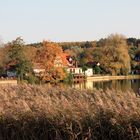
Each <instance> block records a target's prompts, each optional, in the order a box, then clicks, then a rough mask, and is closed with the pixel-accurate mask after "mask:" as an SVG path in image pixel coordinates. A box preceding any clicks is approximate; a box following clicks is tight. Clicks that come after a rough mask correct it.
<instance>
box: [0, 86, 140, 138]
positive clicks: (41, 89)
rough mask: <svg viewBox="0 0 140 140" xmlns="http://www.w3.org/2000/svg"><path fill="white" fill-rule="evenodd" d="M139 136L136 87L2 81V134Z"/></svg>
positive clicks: (15, 135)
mask: <svg viewBox="0 0 140 140" xmlns="http://www.w3.org/2000/svg"><path fill="white" fill-rule="evenodd" d="M47 139H48V140H94V139H95V140H112V139H114V140H125V139H126V140H134V139H137V140H138V139H140V98H139V97H137V96H136V95H135V94H134V93H133V92H132V91H130V92H121V91H115V90H107V91H106V92H105V91H102V90H100V91H99V90H82V91H81V90H78V89H74V88H62V87H57V86H56V87H48V86H45V85H44V86H31V85H18V86H10V85H9V86H8V85H7V86H0V140H47Z"/></svg>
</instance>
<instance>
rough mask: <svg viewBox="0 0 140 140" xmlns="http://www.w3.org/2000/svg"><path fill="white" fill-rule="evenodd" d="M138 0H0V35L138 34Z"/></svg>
mask: <svg viewBox="0 0 140 140" xmlns="http://www.w3.org/2000/svg"><path fill="white" fill-rule="evenodd" d="M139 7H140V0H0V39H1V40H2V41H3V42H8V41H12V40H14V39H16V38H17V37H19V36H21V37H22V38H23V39H24V41H25V42H26V43H35V42H41V41H43V40H51V41H56V42H64V41H65V42H66V41H91V40H98V39H100V38H105V37H107V36H108V35H110V34H112V33H119V34H123V35H125V36H126V37H136V38H140V18H139V14H140V8H139Z"/></svg>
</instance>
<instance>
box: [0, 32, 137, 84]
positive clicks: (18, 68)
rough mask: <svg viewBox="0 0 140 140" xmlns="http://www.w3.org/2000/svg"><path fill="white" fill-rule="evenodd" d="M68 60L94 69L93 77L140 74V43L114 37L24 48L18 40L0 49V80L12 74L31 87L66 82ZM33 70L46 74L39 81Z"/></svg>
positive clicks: (33, 45)
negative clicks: (35, 84)
mask: <svg viewBox="0 0 140 140" xmlns="http://www.w3.org/2000/svg"><path fill="white" fill-rule="evenodd" d="M64 54H65V56H64ZM66 56H67V57H69V58H71V61H73V62H74V63H75V64H74V66H76V67H81V68H82V70H86V69H87V68H92V69H93V71H94V74H102V75H129V74H140V40H139V39H135V38H128V39H127V38H125V37H124V36H122V35H118V34H114V35H110V36H108V37H107V38H104V39H100V40H98V41H91V42H88V41H87V42H64V43H54V42H48V41H43V42H42V43H34V44H25V43H24V41H23V39H21V38H17V39H15V40H13V41H11V42H10V43H7V44H5V45H3V47H1V48H0V76H5V75H6V74H7V71H9V72H10V73H12V75H15V76H16V77H17V78H18V80H19V81H23V80H24V81H25V80H26V82H29V83H40V82H52V83H57V82H59V81H65V80H64V79H68V77H67V76H69V74H68V73H67V71H66V69H65V67H69V66H68V65H66V63H67V62H66V60H64V57H66ZM34 69H39V70H40V69H44V72H43V73H41V74H40V76H38V77H36V76H35V74H34Z"/></svg>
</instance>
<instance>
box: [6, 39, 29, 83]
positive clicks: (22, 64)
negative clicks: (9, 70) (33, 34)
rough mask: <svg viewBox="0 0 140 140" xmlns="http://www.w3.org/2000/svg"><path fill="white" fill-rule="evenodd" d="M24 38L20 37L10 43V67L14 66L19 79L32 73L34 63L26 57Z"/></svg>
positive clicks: (8, 63)
mask: <svg viewBox="0 0 140 140" xmlns="http://www.w3.org/2000/svg"><path fill="white" fill-rule="evenodd" d="M23 47H24V42H23V39H21V38H20V37H18V38H17V39H16V40H13V41H12V42H11V43H9V44H8V62H7V65H8V66H9V67H11V66H12V67H13V71H15V72H16V74H17V78H18V80H19V81H22V80H23V79H24V78H25V77H26V76H28V75H29V73H32V64H31V62H30V61H29V60H28V59H27V58H26V57H25V54H24V50H23Z"/></svg>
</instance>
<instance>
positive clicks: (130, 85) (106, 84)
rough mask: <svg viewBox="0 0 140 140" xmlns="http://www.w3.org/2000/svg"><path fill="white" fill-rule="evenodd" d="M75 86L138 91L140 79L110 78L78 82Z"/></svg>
mask: <svg viewBox="0 0 140 140" xmlns="http://www.w3.org/2000/svg"><path fill="white" fill-rule="evenodd" d="M72 86H73V87H75V88H80V89H94V88H97V89H103V90H106V89H118V90H122V91H128V90H131V89H132V90H133V91H134V92H138V89H139V88H140V79H134V80H110V81H98V82H97V81H96V82H95V81H86V82H85V83H78V84H74V85H72Z"/></svg>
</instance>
